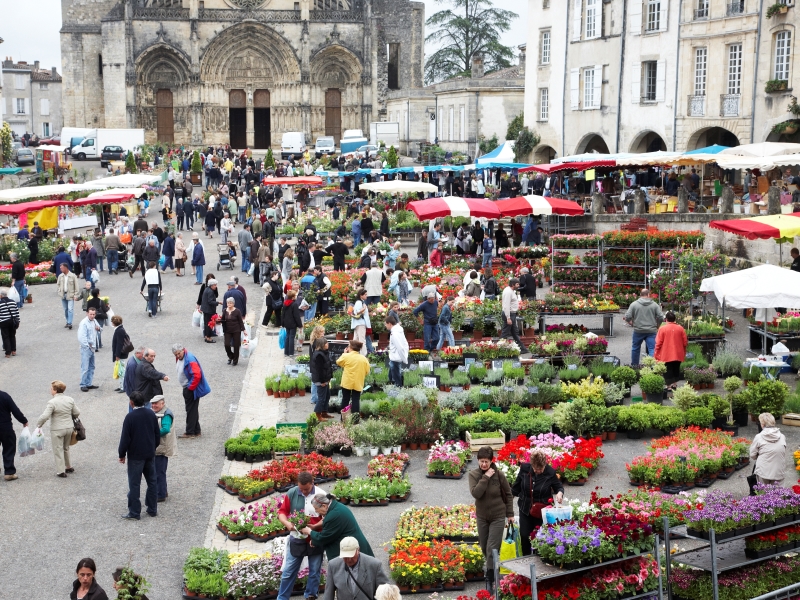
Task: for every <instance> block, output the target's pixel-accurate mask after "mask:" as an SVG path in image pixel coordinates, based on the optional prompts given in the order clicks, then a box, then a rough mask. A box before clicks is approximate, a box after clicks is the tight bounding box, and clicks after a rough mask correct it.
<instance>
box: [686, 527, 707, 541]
mask: <svg viewBox="0 0 800 600" xmlns="http://www.w3.org/2000/svg"><path fill="white" fill-rule="evenodd" d="M686 535H690V536H692V537H696V538H700V539H703V540H707V539H708V532H707V531H703V530H702V529H692V528H691V527H687V528H686Z"/></svg>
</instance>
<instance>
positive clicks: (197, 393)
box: [172, 344, 211, 439]
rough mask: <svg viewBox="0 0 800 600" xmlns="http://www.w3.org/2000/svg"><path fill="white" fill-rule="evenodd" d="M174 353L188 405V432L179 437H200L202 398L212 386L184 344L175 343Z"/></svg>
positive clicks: (208, 392)
mask: <svg viewBox="0 0 800 600" xmlns="http://www.w3.org/2000/svg"><path fill="white" fill-rule="evenodd" d="M172 354H174V355H175V369H176V371H177V372H178V381H180V383H181V386H183V401H184V404H185V405H186V432H185V433H182V434H181V435H179V436H178V437H179V438H183V439H186V438H189V439H191V438H196V437H200V435H201V433H200V398H202V397H203V396H207V395H208V394H210V393H211V387H210V386H209V385H208V382H207V381H206V376H205V375H204V374H203V368H202V367H201V366H200V363H199V362H198V360H197V358H195V357H194V355H193V354H191V353H190V352H189V351H188V350H186V348H184V347H183V345H182V344H173V346H172Z"/></svg>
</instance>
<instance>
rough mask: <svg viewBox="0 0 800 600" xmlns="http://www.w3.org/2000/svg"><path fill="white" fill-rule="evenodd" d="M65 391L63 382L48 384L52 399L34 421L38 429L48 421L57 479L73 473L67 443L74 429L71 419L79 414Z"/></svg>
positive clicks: (65, 386)
mask: <svg viewBox="0 0 800 600" xmlns="http://www.w3.org/2000/svg"><path fill="white" fill-rule="evenodd" d="M66 390H67V385H66V384H65V383H64V382H63V381H58V380H56V381H53V382H51V383H50V394H51V395H52V396H53V397H52V398H51V399H50V400H49V401H48V402H47V407H46V408H45V410H44V412H43V413H42V415H41V416H40V417H39V420H38V421H36V427H38V428H41V427H42V425H44V424H45V423H46V422H47V421H50V441H51V442H52V443H53V458H54V459H55V461H56V475H57V476H58V477H66V476H67V473H74V472H75V469H73V468H72V463H71V462H70V460H69V442H70V440H71V439H72V431H73V430H74V429H75V423H74V421H73V419H76V418H77V417H78V416H79V415H80V414H81V411H79V410H78V407H77V406H75V400H73V399H72V398H70V397H69V396H65V395H64V392H65V391H66Z"/></svg>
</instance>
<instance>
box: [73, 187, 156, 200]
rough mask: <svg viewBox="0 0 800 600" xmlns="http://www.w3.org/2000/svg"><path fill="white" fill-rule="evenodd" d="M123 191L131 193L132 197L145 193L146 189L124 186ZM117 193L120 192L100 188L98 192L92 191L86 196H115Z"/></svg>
mask: <svg viewBox="0 0 800 600" xmlns="http://www.w3.org/2000/svg"><path fill="white" fill-rule="evenodd" d="M125 193H128V194H133V196H134V198H139V197H141V195H142V194H146V193H147V190H146V189H144V188H126V189H125ZM117 194H120V191H119V190H115V189H110V190H101V191H99V192H92V193H91V194H89V195H88V196H87V198H103V197H104V196H116V195H117Z"/></svg>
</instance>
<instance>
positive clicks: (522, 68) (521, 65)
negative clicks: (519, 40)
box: [519, 44, 526, 77]
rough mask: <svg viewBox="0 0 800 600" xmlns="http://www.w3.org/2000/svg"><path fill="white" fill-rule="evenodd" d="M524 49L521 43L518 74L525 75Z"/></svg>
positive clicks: (524, 46)
mask: <svg viewBox="0 0 800 600" xmlns="http://www.w3.org/2000/svg"><path fill="white" fill-rule="evenodd" d="M525 51H526V45H525V44H521V45H520V46H519V76H520V77H525Z"/></svg>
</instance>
